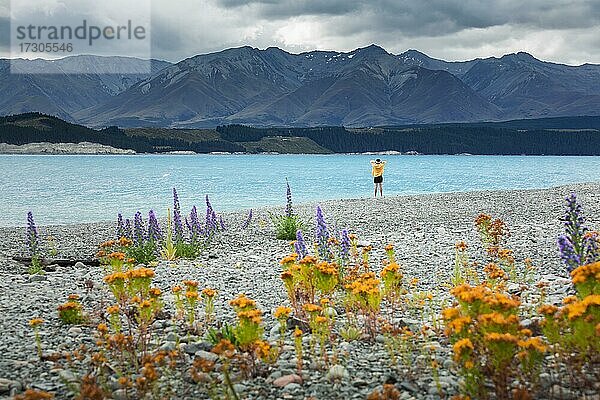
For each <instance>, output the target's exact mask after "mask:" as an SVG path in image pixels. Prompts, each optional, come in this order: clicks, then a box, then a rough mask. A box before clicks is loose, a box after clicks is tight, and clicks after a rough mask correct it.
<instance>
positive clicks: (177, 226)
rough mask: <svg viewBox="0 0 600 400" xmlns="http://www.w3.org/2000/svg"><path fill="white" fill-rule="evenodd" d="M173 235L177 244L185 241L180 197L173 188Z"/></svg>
mask: <svg viewBox="0 0 600 400" xmlns="http://www.w3.org/2000/svg"><path fill="white" fill-rule="evenodd" d="M173 231H174V232H173V233H174V234H175V242H177V243H180V242H182V241H183V224H182V221H181V207H180V206H179V196H178V195H177V190H176V189H175V188H173Z"/></svg>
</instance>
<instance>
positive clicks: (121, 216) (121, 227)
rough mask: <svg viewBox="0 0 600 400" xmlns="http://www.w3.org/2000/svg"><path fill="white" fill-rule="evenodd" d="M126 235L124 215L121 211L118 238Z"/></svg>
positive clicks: (118, 220) (117, 230) (117, 231)
mask: <svg viewBox="0 0 600 400" xmlns="http://www.w3.org/2000/svg"><path fill="white" fill-rule="evenodd" d="M123 236H125V226H124V224H123V215H122V214H121V213H119V215H118V216H117V229H116V239H117V240H119V239H121V238H122V237H123Z"/></svg>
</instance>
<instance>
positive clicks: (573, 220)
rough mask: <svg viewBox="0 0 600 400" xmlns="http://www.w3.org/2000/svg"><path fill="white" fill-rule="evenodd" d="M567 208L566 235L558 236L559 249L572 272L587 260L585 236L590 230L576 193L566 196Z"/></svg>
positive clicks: (565, 216)
mask: <svg viewBox="0 0 600 400" xmlns="http://www.w3.org/2000/svg"><path fill="white" fill-rule="evenodd" d="M565 200H566V202H567V208H566V212H565V215H564V217H563V218H562V221H563V222H564V225H565V235H561V236H560V237H559V238H558V242H557V243H558V249H559V252H560V257H561V259H562V260H563V263H564V264H565V266H566V267H567V270H568V271H569V272H570V271H572V270H573V269H575V268H577V267H578V266H579V265H581V263H582V262H585V261H586V258H587V256H586V254H585V252H586V248H585V246H584V243H583V238H584V236H585V234H586V232H587V231H588V228H587V227H586V226H585V217H584V215H583V211H582V209H581V205H580V204H579V203H578V202H577V196H576V195H575V193H571V194H570V195H569V196H567V197H566V199H565Z"/></svg>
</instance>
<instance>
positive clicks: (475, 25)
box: [0, 0, 600, 65]
mask: <svg viewBox="0 0 600 400" xmlns="http://www.w3.org/2000/svg"><path fill="white" fill-rule="evenodd" d="M7 1H8V0H0V53H2V55H3V56H6V55H7V47H8V45H7V43H6V40H5V37H6V35H5V33H6V32H7V30H8V27H7V24H8V19H7V17H8V15H9V14H8V12H9V7H8V6H7V4H6V3H7ZM127 1H128V0H123V3H127ZM57 2H58V3H59V2H60V0H38V1H37V3H38V4H39V3H48V4H49V5H51V4H55V3H57ZM128 12H131V11H128ZM151 27H152V56H153V57H155V58H160V59H166V60H169V61H179V60H181V59H183V58H187V57H190V56H193V55H196V54H200V53H207V52H212V51H218V50H222V49H224V48H228V47H236V46H243V45H250V46H253V47H259V48H265V47H269V46H278V47H281V48H283V49H284V50H287V51H290V52H301V51H308V50H315V49H320V50H337V51H349V50H352V49H355V48H357V47H363V46H365V45H369V44H371V43H376V44H378V45H380V46H382V47H384V48H385V49H386V50H388V51H389V52H392V53H401V52H403V51H405V50H407V49H411V48H412V49H418V50H420V51H422V52H424V53H426V54H428V55H430V56H432V57H436V58H442V59H446V60H466V59H473V58H476V57H489V56H502V55H503V54H506V53H512V52H517V51H526V52H529V53H531V54H533V55H534V56H535V57H537V58H540V59H543V60H548V61H554V62H560V63H566V64H574V65H578V64H582V63H586V62H591V63H600V2H599V1H597V0H575V1H572V0H568V1H567V0H529V1H527V2H523V1H521V0H519V1H518V0H495V1H486V0H430V1H423V0H369V1H367V0H358V1H351V0H306V1H302V0H281V1H278V0H201V1H198V0H177V1H176V2H174V1H166V0H153V2H152V23H151Z"/></svg>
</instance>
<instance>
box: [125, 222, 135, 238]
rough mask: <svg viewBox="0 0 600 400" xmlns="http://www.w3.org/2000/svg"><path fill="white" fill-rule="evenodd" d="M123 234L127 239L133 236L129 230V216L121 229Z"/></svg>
mask: <svg viewBox="0 0 600 400" xmlns="http://www.w3.org/2000/svg"><path fill="white" fill-rule="evenodd" d="M123 236H124V237H126V238H127V239H131V237H132V236H133V235H132V232H131V220H130V219H129V218H126V219H125V228H124V229H123Z"/></svg>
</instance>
